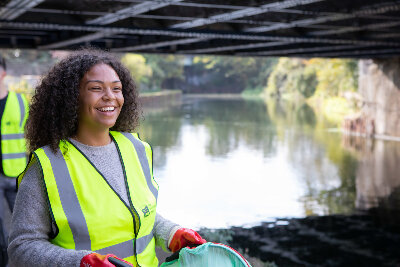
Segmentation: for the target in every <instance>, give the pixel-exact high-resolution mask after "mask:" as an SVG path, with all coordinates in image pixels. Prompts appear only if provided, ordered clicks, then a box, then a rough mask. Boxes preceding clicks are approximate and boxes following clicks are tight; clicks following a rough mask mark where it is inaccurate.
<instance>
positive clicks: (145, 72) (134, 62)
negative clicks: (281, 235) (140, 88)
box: [121, 53, 153, 84]
mask: <svg viewBox="0 0 400 267" xmlns="http://www.w3.org/2000/svg"><path fill="white" fill-rule="evenodd" d="M121 62H122V64H124V65H125V66H126V67H127V68H128V69H129V71H130V72H131V74H132V77H133V78H134V79H135V81H136V82H137V83H138V84H142V83H146V82H148V80H149V79H150V78H151V76H152V74H153V71H152V69H151V68H150V67H149V66H148V65H147V64H146V59H145V58H144V57H143V56H142V55H138V54H131V53H129V54H125V55H124V56H123V57H122V58H121Z"/></svg>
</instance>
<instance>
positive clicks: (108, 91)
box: [103, 87, 115, 100]
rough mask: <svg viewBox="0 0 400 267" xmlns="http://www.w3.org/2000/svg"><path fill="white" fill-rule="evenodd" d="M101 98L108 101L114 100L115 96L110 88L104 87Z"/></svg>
mask: <svg viewBox="0 0 400 267" xmlns="http://www.w3.org/2000/svg"><path fill="white" fill-rule="evenodd" d="M103 98H104V99H107V100H109V99H114V98H115V95H114V93H113V91H112V89H111V87H106V88H105V90H104V94H103Z"/></svg>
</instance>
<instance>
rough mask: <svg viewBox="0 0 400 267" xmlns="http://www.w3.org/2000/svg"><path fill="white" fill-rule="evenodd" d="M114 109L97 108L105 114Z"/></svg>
mask: <svg viewBox="0 0 400 267" xmlns="http://www.w3.org/2000/svg"><path fill="white" fill-rule="evenodd" d="M114 109H115V107H105V108H98V109H97V110H100V111H102V112H106V111H114Z"/></svg>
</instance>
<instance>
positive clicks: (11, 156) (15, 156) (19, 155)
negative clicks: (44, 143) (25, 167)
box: [1, 152, 26, 159]
mask: <svg viewBox="0 0 400 267" xmlns="http://www.w3.org/2000/svg"><path fill="white" fill-rule="evenodd" d="M1 157H2V158H3V159H19V158H25V157H26V155H25V153H24V152H22V153H5V154H3V155H1Z"/></svg>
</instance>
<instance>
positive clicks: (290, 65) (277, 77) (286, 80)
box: [265, 58, 318, 98]
mask: <svg viewBox="0 0 400 267" xmlns="http://www.w3.org/2000/svg"><path fill="white" fill-rule="evenodd" d="M317 84H318V81H317V75H316V73H315V69H314V68H313V66H311V65H309V64H308V62H307V60H303V59H292V58H280V59H279V62H278V64H277V66H276V68H275V69H274V70H273V72H272V73H271V76H270V77H269V79H268V84H267V87H266V89H265V92H266V94H267V95H268V96H276V97H281V96H282V95H285V94H300V95H302V96H303V97H305V98H308V97H310V96H312V95H313V94H314V92H315V89H316V86H317Z"/></svg>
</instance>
